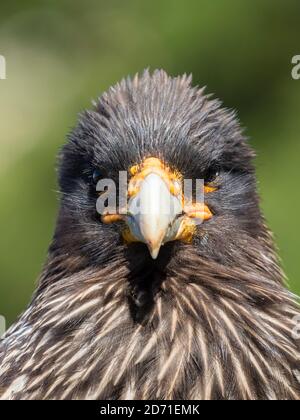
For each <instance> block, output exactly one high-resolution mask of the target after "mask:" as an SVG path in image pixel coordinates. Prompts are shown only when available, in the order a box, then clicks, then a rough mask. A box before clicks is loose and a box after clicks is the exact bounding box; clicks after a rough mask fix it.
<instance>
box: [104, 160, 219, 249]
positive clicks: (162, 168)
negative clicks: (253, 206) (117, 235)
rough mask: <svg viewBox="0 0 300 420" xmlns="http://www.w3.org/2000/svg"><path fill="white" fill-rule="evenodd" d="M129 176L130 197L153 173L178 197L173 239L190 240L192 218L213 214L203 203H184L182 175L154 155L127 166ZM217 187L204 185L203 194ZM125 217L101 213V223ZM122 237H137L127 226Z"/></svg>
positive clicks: (192, 233)
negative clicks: (179, 212) (179, 207)
mask: <svg viewBox="0 0 300 420" xmlns="http://www.w3.org/2000/svg"><path fill="white" fill-rule="evenodd" d="M129 173H130V175H131V178H130V180H129V185H128V197H129V198H132V197H134V196H135V195H136V194H138V192H139V190H140V185H141V183H142V182H143V180H144V179H145V178H146V177H147V175H149V174H151V173H155V174H157V175H159V176H160V177H161V178H162V179H163V180H164V182H165V183H166V185H167V186H168V188H169V191H170V193H171V194H172V195H174V196H178V197H180V199H181V201H182V206H183V210H184V212H183V219H182V222H181V224H180V227H179V229H178V232H177V235H176V237H175V238H174V240H181V241H183V242H186V243H190V242H192V239H193V236H194V233H195V231H196V224H195V223H194V220H193V219H201V220H203V221H206V220H209V219H210V218H211V217H212V216H213V215H212V212H211V210H210V209H209V207H208V206H207V205H206V204H205V203H198V202H195V203H190V204H187V203H185V199H184V196H183V192H182V189H181V186H182V179H183V177H182V175H181V174H180V173H179V172H176V171H173V170H171V169H170V168H169V167H168V166H167V165H166V164H164V163H163V162H162V161H161V160H160V159H158V158H155V157H149V158H146V159H145V160H144V161H143V162H142V163H141V164H138V165H134V166H131V167H130V168H129ZM216 190H217V188H216V187H214V186H210V185H205V186H204V194H209V193H212V192H214V191H216ZM124 220H125V217H124V215H121V214H106V215H102V222H103V223H107V224H109V223H115V222H119V221H124ZM122 235H123V239H124V240H125V242H127V243H131V242H136V241H137V239H136V238H135V237H134V236H133V235H132V234H131V232H130V230H129V229H128V227H125V228H124V229H123V232H122Z"/></svg>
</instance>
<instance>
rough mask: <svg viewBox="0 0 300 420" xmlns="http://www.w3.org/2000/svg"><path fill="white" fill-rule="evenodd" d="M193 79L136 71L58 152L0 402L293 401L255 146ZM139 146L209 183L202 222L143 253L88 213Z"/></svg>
mask: <svg viewBox="0 0 300 420" xmlns="http://www.w3.org/2000/svg"><path fill="white" fill-rule="evenodd" d="M190 82H191V80H190V78H188V77H186V76H183V77H179V78H175V79H172V78H170V77H168V76H167V75H166V74H165V73H164V72H163V71H156V72H154V74H153V75H150V74H149V73H148V72H145V73H144V74H143V75H142V76H141V77H138V76H136V77H135V78H134V79H133V80H132V81H131V80H130V79H127V80H124V81H122V82H121V83H120V84H119V85H116V86H115V87H114V88H111V89H110V90H109V91H108V93H105V94H104V95H103V96H102V97H101V98H100V99H99V101H98V102H97V103H96V104H95V108H94V109H93V110H92V111H87V112H85V113H84V114H83V115H82V116H81V118H80V122H79V124H78V126H77V128H76V129H75V130H74V131H73V132H72V134H71V135H70V138H69V142H68V143H67V145H66V146H65V147H64V148H63V150H62V153H61V164H60V186H61V192H62V196H61V206H60V211H59V216H58V222H57V228H56V232H55V235H54V238H53V242H52V245H51V247H50V250H49V257H48V261H47V263H46V265H45V268H44V270H43V273H42V275H41V278H40V281H39V284H38V287H37V290H36V292H35V294H34V296H33V299H32V301H31V303H30V305H29V306H28V308H27V310H26V311H25V312H24V314H23V315H22V316H21V317H20V319H19V320H18V321H17V322H16V323H15V324H14V325H13V326H12V327H11V328H10V330H9V331H8V332H7V334H6V336H5V338H4V339H3V340H2V342H1V345H0V398H3V399H7V398H12V399H126V398H127V399H156V398H157V399H298V398H299V397H300V384H299V373H298V369H299V368H300V366H299V365H300V363H299V357H300V354H299V341H297V340H296V338H295V337H294V335H293V329H294V327H295V321H294V317H295V316H296V315H299V314H300V312H299V308H298V305H297V303H296V299H295V297H294V296H293V295H292V294H291V293H290V292H289V291H288V290H287V289H286V287H285V286H284V280H283V275H282V272H281V270H280V268H279V266H278V262H277V258H276V255H275V252H274V249H273V244H272V239H271V235H270V233H269V232H268V230H267V229H266V227H265V224H264V219H263V217H262V215H261V212H260V210H259V205H258V197H257V193H256V184H255V173H254V169H253V166H252V162H251V161H252V158H253V152H252V150H251V149H250V147H249V146H248V144H247V142H246V140H245V138H244V136H243V134H242V131H241V129H240V127H239V124H238V122H237V120H236V117H235V114H234V113H232V112H229V111H227V110H224V109H222V108H221V107H220V103H219V102H218V101H216V100H211V99H210V98H209V97H208V96H206V95H205V94H204V93H203V90H198V89H197V88H192V87H191V86H190ZM149 156H154V157H157V158H160V159H161V160H162V161H163V162H166V164H167V165H169V166H170V167H171V168H173V169H174V170H176V171H179V172H180V173H181V174H182V175H183V176H184V178H190V179H195V178H204V179H205V180H206V181H207V182H208V183H209V184H211V183H213V185H214V186H215V189H214V191H213V192H211V193H210V194H207V197H206V203H207V205H208V207H209V208H210V209H212V213H213V216H212V218H211V219H210V220H208V221H207V222H204V223H203V224H201V225H199V226H197V230H196V232H195V233H194V236H193V241H192V242H191V243H183V242H181V241H172V242H168V243H166V244H165V245H164V246H162V247H161V249H160V252H159V255H158V257H157V259H156V260H153V259H152V258H151V257H150V254H149V252H148V250H147V247H146V246H145V245H144V244H142V243H132V244H128V243H125V242H124V240H123V238H122V234H121V231H122V229H123V228H124V223H123V222H120V223H113V224H104V223H102V222H101V220H100V218H99V215H98V214H97V213H96V211H95V202H96V198H97V195H96V191H95V185H94V183H93V181H92V174H93V171H94V170H95V169H99V171H100V173H101V176H102V177H105V178H112V179H115V180H117V177H118V172H119V171H120V170H123V171H128V170H129V168H130V167H131V166H132V165H135V164H139V163H140V162H141V161H143V159H145V158H146V157H149ZM216 173H218V175H216Z"/></svg>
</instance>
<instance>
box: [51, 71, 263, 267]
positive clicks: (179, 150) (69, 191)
mask: <svg viewBox="0 0 300 420" xmlns="http://www.w3.org/2000/svg"><path fill="white" fill-rule="evenodd" d="M190 83H191V79H190V78H189V77H186V76H183V77H177V78H171V77H169V76H167V75H166V73H165V72H163V71H155V72H154V74H152V75H150V74H149V72H147V71H146V72H145V73H144V74H143V75H142V76H140V77H139V76H136V77H135V78H134V79H132V80H131V79H126V80H123V81H122V82H121V83H120V84H117V85H116V86H115V87H113V88H111V89H110V90H109V91H108V92H107V93H104V94H103V95H102V96H101V98H100V99H99V101H97V102H96V103H95V108H94V109H93V110H91V111H86V112H84V113H83V114H82V115H81V117H80V120H79V124H78V126H77V127H76V128H75V130H74V131H73V132H72V133H71V135H70V138H69V142H68V143H67V144H66V145H65V147H64V148H63V151H62V160H61V168H60V186H61V191H62V206H61V212H60V218H59V224H58V230H59V235H57V237H58V238H59V239H60V241H64V244H65V245H67V246H68V247H69V248H70V250H78V252H79V250H80V252H82V253H83V254H85V255H88V256H89V257H91V258H92V259H93V260H94V261H95V262H97V261H103V260H108V259H112V258H113V256H114V255H116V253H120V252H122V253H123V254H124V252H125V253H126V252H129V253H130V252H131V255H132V256H133V258H134V255H139V256H143V257H144V259H145V260H147V261H148V263H151V261H152V263H153V264H155V263H156V262H157V261H156V262H155V261H154V260H155V259H157V260H159V259H160V258H163V257H164V254H165V253H166V252H168V254H169V255H170V252H171V254H172V255H175V254H176V252H180V250H181V251H182V250H185V249H186V250H187V249H191V247H192V248H193V250H195V251H196V252H197V253H199V254H201V255H202V256H206V257H208V258H212V259H214V260H220V259H222V258H223V259H226V258H227V257H228V255H229V254H230V248H231V247H232V246H234V244H235V243H238V242H239V241H240V238H245V237H246V238H247V237H249V238H250V237H255V236H257V235H259V234H260V233H261V230H262V229H263V221H262V217H261V214H260V211H259V206H258V200H257V196H256V191H255V190H256V186H255V176H254V170H253V166H252V162H251V161H252V157H253V152H252V150H251V149H250V147H249V146H248V144H247V141H246V140H245V138H244V136H243V134H242V131H241V129H240V126H239V123H238V122H237V119H236V116H235V113H234V112H231V111H228V110H225V109H223V108H221V105H220V102H219V101H217V100H212V99H210V97H209V96H208V95H205V94H204V92H203V89H198V88H193V87H191V85H190ZM114 199H115V201H114ZM99 205H100V207H101V206H102V207H101V209H102V210H101V211H100V210H99ZM240 243H242V242H241V241H240ZM241 246H242V245H241ZM150 256H151V257H152V259H151V257H150Z"/></svg>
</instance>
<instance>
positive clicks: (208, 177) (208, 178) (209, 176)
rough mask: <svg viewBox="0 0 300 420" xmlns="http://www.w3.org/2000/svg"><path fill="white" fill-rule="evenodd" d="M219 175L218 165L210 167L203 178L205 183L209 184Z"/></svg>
mask: <svg viewBox="0 0 300 420" xmlns="http://www.w3.org/2000/svg"><path fill="white" fill-rule="evenodd" d="M219 175H220V168H219V167H213V168H210V169H209V170H208V171H207V173H206V174H205V178H204V182H205V184H209V183H211V182H213V181H214V180H215V179H216V178H217V177H218V176H219Z"/></svg>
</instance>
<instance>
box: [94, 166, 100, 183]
mask: <svg viewBox="0 0 300 420" xmlns="http://www.w3.org/2000/svg"><path fill="white" fill-rule="evenodd" d="M92 179H93V183H94V184H95V185H96V184H97V182H98V181H99V180H100V179H101V173H100V171H99V169H94V171H93V175H92Z"/></svg>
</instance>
